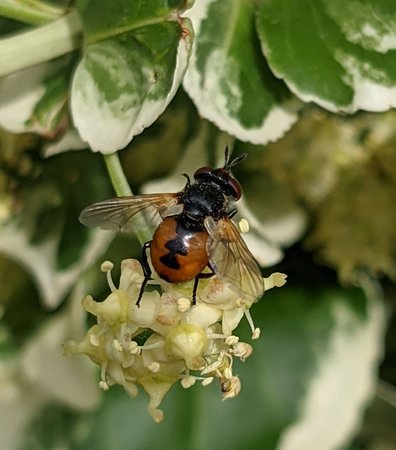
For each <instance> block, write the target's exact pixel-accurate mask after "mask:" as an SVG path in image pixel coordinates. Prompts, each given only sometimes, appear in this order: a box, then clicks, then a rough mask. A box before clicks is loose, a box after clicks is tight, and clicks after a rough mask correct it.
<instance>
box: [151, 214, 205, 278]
mask: <svg viewBox="0 0 396 450" xmlns="http://www.w3.org/2000/svg"><path fill="white" fill-rule="evenodd" d="M207 240H208V233H207V232H206V231H191V230H188V229H186V228H185V227H183V226H182V225H181V224H180V222H179V221H178V217H177V216H173V217H166V218H165V219H164V221H163V222H162V223H161V224H160V225H159V227H158V228H157V230H156V231H155V233H154V236H153V240H152V242H151V247H150V254H151V262H152V264H153V267H154V269H155V271H156V272H157V274H158V275H159V276H160V277H161V278H163V279H164V280H165V281H168V282H169V283H184V282H185V281H189V280H192V279H193V278H195V277H196V276H197V275H198V274H199V273H201V272H202V271H203V270H204V269H205V267H206V266H207V264H208V262H209V258H208V254H207V250H206V243H207Z"/></svg>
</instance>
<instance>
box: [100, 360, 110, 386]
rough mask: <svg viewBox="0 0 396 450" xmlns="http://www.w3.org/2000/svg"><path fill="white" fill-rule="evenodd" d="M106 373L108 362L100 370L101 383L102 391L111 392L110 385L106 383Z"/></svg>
mask: <svg viewBox="0 0 396 450" xmlns="http://www.w3.org/2000/svg"><path fill="white" fill-rule="evenodd" d="M106 371H107V361H106V362H104V363H103V364H102V367H101V368H100V378H101V381H100V382H99V387H100V389H103V390H104V391H108V390H109V385H108V384H107V382H106Z"/></svg>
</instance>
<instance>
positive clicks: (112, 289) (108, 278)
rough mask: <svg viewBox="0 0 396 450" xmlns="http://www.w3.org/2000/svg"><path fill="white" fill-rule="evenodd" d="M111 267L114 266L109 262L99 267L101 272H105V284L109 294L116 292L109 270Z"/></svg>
mask: <svg viewBox="0 0 396 450" xmlns="http://www.w3.org/2000/svg"><path fill="white" fill-rule="evenodd" d="M113 267H114V264H113V263H112V262H111V261H105V262H103V263H102V265H101V266H100V270H101V271H102V272H106V278H107V283H108V284H109V287H110V290H111V292H114V291H115V290H116V287H115V284H114V282H113V278H112V277H111V270H112V269H113Z"/></svg>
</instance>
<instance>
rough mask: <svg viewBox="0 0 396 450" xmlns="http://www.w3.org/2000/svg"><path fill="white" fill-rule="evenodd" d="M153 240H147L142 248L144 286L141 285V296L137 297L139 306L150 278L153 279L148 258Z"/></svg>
mask: <svg viewBox="0 0 396 450" xmlns="http://www.w3.org/2000/svg"><path fill="white" fill-rule="evenodd" d="M151 242H152V241H147V242H145V243H144V245H143V248H142V267H143V274H144V280H143V283H142V286H141V287H140V292H139V297H138V299H137V302H136V305H137V307H140V301H141V300H142V297H143V293H144V289H145V287H146V285H147V283H148V281H149V280H152V278H151V267H150V264H149V262H148V259H147V249H149V248H150V246H151Z"/></svg>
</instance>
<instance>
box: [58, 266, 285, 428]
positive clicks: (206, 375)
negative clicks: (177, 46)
mask: <svg viewBox="0 0 396 450" xmlns="http://www.w3.org/2000/svg"><path fill="white" fill-rule="evenodd" d="M112 267H113V264H112V263H111V262H109V261H106V262H105V263H103V264H102V271H104V272H106V273H107V278H108V283H109V286H110V289H111V294H110V295H109V296H108V297H107V298H106V299H105V300H104V301H102V302H96V301H94V300H93V298H92V297H91V296H87V297H85V298H84V299H83V301H82V306H83V308H84V309H85V310H86V311H87V312H89V313H91V314H93V315H94V316H96V317H97V324H96V325H94V326H92V327H91V328H90V329H89V330H88V332H87V334H86V336H85V338H84V340H83V341H81V342H79V343H76V342H74V341H70V342H68V343H67V344H66V345H65V354H66V355H71V354H86V355H88V356H89V358H90V359H91V360H92V361H93V362H95V363H96V364H98V365H99V366H100V367H101V381H100V383H99V384H100V387H101V388H102V389H103V390H108V389H109V386H111V385H113V384H120V385H122V386H123V387H124V388H125V390H126V391H127V392H128V393H129V395H131V396H132V397H135V396H136V395H137V393H138V387H137V386H138V385H140V386H142V387H143V388H144V390H145V391H146V392H147V393H148V395H149V396H150V402H149V405H148V411H149V413H150V415H151V416H152V418H153V419H154V420H155V421H156V422H161V421H162V419H163V416H164V413H163V411H162V410H160V409H158V406H159V405H160V403H161V401H162V399H163V397H164V396H165V394H166V393H167V392H168V390H169V389H170V388H171V386H172V385H173V384H174V383H176V382H178V381H180V382H181V384H182V386H183V387H184V388H189V387H191V386H192V385H193V384H195V383H196V382H197V381H198V380H199V381H200V382H201V383H202V385H203V386H206V385H208V384H210V383H211V382H212V381H213V380H214V379H215V378H217V379H218V380H219V381H220V386H221V391H222V395H223V399H226V398H233V397H235V396H237V395H238V394H239V391H240V389H241V382H240V380H239V377H238V376H237V375H235V374H234V373H233V359H234V357H236V358H239V359H240V360H242V361H244V360H245V359H246V358H247V357H248V356H250V355H251V353H252V351H253V349H252V346H251V345H250V344H247V343H245V342H240V341H239V338H238V337H237V336H235V335H233V334H232V332H233V330H234V329H235V328H236V327H237V325H238V324H239V322H240V320H241V319H242V317H243V316H245V317H246V318H247V320H248V321H249V324H250V327H251V329H252V339H257V338H258V337H259V335H260V329H259V328H255V327H254V325H253V321H252V318H251V315H250V312H249V308H250V306H251V303H248V302H246V301H244V300H243V299H241V298H240V297H239V296H238V295H237V294H236V293H235V292H233V291H232V290H231V288H230V287H228V285H226V284H225V283H223V281H222V280H221V279H220V278H217V277H213V278H210V279H207V280H201V281H200V286H199V290H198V296H197V304H196V305H191V300H190V298H191V291H192V284H191V283H185V284H183V285H175V284H169V283H166V282H165V281H162V280H155V283H156V284H159V285H160V288H161V291H162V294H160V293H159V292H158V291H156V290H153V291H149V290H148V289H146V292H144V294H143V298H142V301H141V304H140V307H138V306H136V300H137V298H138V295H139V291H140V286H141V284H142V281H143V271H142V267H141V265H140V263H139V262H138V261H137V260H133V259H126V260H124V261H122V264H121V277H120V283H119V287H118V288H116V286H115V285H114V282H113V280H112V277H111V269H112ZM285 281H286V276H285V275H284V274H280V273H274V274H272V275H271V276H270V277H269V278H264V286H265V289H266V290H268V289H270V288H272V287H274V286H282V285H283V284H284V283H285Z"/></svg>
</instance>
